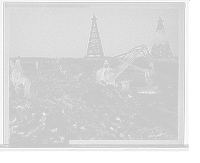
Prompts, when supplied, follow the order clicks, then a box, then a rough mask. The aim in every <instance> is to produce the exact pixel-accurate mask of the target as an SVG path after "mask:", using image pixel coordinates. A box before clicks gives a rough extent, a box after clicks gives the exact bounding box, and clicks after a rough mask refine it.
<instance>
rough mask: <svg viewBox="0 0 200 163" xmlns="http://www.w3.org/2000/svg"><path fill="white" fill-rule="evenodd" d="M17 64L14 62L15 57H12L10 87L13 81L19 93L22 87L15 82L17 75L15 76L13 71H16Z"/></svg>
mask: <svg viewBox="0 0 200 163" xmlns="http://www.w3.org/2000/svg"><path fill="white" fill-rule="evenodd" d="M15 64H16V63H14V62H13V59H10V76H9V88H10V84H11V82H13V85H14V88H15V91H16V93H19V91H20V88H19V85H17V83H16V82H15V76H14V73H13V72H14V71H15Z"/></svg>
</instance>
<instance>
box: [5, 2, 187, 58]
mask: <svg viewBox="0 0 200 163" xmlns="http://www.w3.org/2000/svg"><path fill="white" fill-rule="evenodd" d="M5 12H6V18H5V21H6V26H5V27H6V28H5V29H6V35H5V36H6V54H7V55H9V56H11V57H14V56H37V57H38V56H45V57H75V58H79V57H83V56H84V55H86V53H87V45H88V41H89V35H90V28H91V18H92V16H93V14H94V15H96V17H97V24H98V29H99V33H100V38H101V41H102V45H103V51H104V54H105V55H106V56H114V55H119V54H122V53H124V52H127V51H129V50H130V49H132V48H133V47H135V46H138V45H140V44H146V45H148V47H149V50H151V44H152V40H153V36H154V34H155V31H156V26H157V20H158V18H159V16H161V17H162V18H163V20H164V26H165V31H166V34H167V37H168V39H169V41H170V44H171V48H172V51H173V53H174V54H175V55H178V53H179V52H180V49H179V48H180V39H182V37H183V36H180V34H182V33H181V32H180V31H183V27H182V26H183V14H184V4H183V3H181V4H180V3H179V4H147V3H146V4H136V3H132V4H131V3H129V4H122V3H121V4H109V3H107V4H89V3H88V4H67V3H65V4H63V3H59V4H56V3H54V4H34V5H30V4H18V5H16V4H7V5H6V9H5ZM181 41H183V40H181Z"/></svg>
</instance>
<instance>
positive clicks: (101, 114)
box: [9, 65, 163, 145]
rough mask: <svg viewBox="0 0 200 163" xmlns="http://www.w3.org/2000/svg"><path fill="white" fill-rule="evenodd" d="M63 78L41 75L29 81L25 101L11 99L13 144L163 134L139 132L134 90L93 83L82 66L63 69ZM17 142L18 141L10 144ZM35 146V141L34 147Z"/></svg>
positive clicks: (132, 137)
mask: <svg viewBox="0 0 200 163" xmlns="http://www.w3.org/2000/svg"><path fill="white" fill-rule="evenodd" d="M68 70H69V71H68V73H67V76H66V78H65V79H63V78H59V77H55V76H54V73H53V70H48V71H46V74H47V76H48V77H46V80H45V81H43V82H33V84H32V88H31V89H32V90H33V92H34V93H33V95H32V97H31V98H30V99H29V100H25V99H18V98H15V97H11V98H10V106H9V115H10V143H11V144H12V145H33V144H35V145H47V144H57V143H61V144H65V143H67V142H68V141H69V140H92V139H97V140H99V139H100V140H101V139H109V140H115V139H119V140H125V139H130V140H132V139H148V138H149V137H150V136H152V135H153V136H158V135H162V133H163V132H162V131H159V130H158V129H157V130H155V131H154V130H152V132H150V131H148V132H147V130H143V128H142V127H141V126H138V125H136V124H135V123H134V116H135V115H138V114H139V112H138V110H137V107H138V106H137V99H136V98H135V97H134V91H133V90H128V91H127V90H126V89H125V88H123V87H122V88H118V87H117V88H115V87H114V86H113V85H109V84H108V85H107V84H105V85H101V84H94V83H93V80H92V79H91V78H90V77H88V76H87V73H86V72H85V71H84V68H83V67H81V66H77V65H76V66H73V67H71V68H68ZM15 140H18V141H15ZM33 142H34V143H33Z"/></svg>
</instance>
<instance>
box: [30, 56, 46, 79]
mask: <svg viewBox="0 0 200 163" xmlns="http://www.w3.org/2000/svg"><path fill="white" fill-rule="evenodd" d="M40 67H41V69H42V72H41V71H40V70H39V59H37V60H36V63H35V70H33V71H32V72H33V73H32V77H33V75H34V73H36V75H38V74H40V75H41V77H42V81H43V80H44V79H43V67H42V65H41V64H40Z"/></svg>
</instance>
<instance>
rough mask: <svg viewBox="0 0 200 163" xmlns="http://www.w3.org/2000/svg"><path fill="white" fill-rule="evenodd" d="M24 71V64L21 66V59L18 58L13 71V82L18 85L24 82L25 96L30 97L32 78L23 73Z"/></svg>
mask: <svg viewBox="0 0 200 163" xmlns="http://www.w3.org/2000/svg"><path fill="white" fill-rule="evenodd" d="M23 72H24V71H22V66H21V60H20V59H19V58H18V59H17V60H16V63H15V67H14V68H13V71H12V76H13V78H12V79H13V82H15V83H16V85H17V86H19V85H20V84H23V86H24V97H26V98H28V99H29V98H30V97H31V96H30V87H31V80H30V78H29V77H28V76H27V75H25V74H23Z"/></svg>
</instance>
